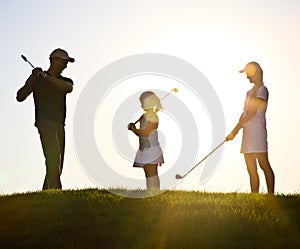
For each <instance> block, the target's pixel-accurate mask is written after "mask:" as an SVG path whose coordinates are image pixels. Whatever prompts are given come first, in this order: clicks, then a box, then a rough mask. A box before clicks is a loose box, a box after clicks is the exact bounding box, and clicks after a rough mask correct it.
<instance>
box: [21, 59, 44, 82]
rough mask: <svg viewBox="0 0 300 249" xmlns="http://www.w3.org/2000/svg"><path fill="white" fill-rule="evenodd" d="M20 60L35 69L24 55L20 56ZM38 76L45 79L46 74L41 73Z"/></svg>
mask: <svg viewBox="0 0 300 249" xmlns="http://www.w3.org/2000/svg"><path fill="white" fill-rule="evenodd" d="M21 57H22V59H23V60H24V61H25V62H27V63H28V64H29V65H30V66H31V67H32V68H33V69H34V68H35V66H34V65H32V64H31V62H30V61H29V60H28V59H27V58H26V57H25V56H24V55H21ZM38 75H39V76H42V77H44V78H45V77H46V73H45V72H44V71H43V72H41V73H39V74H38Z"/></svg>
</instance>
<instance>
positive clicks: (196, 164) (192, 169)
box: [182, 139, 227, 178]
mask: <svg viewBox="0 0 300 249" xmlns="http://www.w3.org/2000/svg"><path fill="white" fill-rule="evenodd" d="M226 141H227V140H226V139H225V140H224V141H223V142H222V143H220V144H219V145H218V146H217V147H216V148H214V149H213V150H212V151H211V152H210V153H209V154H208V155H207V156H205V157H204V158H203V159H202V160H201V161H200V162H198V163H197V164H195V166H194V167H193V168H191V169H190V170H189V171H188V172H187V173H185V175H183V176H182V178H184V177H186V176H187V175H188V174H189V173H191V172H192V171H193V170H194V169H195V168H196V167H197V166H198V165H199V164H200V163H202V162H203V161H204V160H205V159H206V158H208V157H209V156H210V155H211V154H212V153H214V152H215V151H216V150H217V149H219V148H220V147H221V146H222V145H223V144H224V143H225V142H226Z"/></svg>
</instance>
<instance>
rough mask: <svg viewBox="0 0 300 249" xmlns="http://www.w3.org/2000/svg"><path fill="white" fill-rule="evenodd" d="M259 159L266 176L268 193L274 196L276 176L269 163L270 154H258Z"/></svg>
mask: <svg viewBox="0 0 300 249" xmlns="http://www.w3.org/2000/svg"><path fill="white" fill-rule="evenodd" d="M257 159H258V163H259V166H260V167H261V169H262V170H263V171H264V174H265V178H266V183H267V188H268V193H269V194H274V184H275V175H274V172H273V170H272V167H271V165H270V162H269V158H268V153H257Z"/></svg>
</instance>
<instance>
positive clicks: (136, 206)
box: [0, 189, 300, 249]
mask: <svg viewBox="0 0 300 249" xmlns="http://www.w3.org/2000/svg"><path fill="white" fill-rule="evenodd" d="M124 191H125V190H124ZM0 222H1V223H0V224H1V225H0V248H1V249H2V248H3V249H4V248H5V249H9V248H20V249H21V248H22V249H26V248H39V249H41V248H55V249H57V248H72V249H76V248H89V249H90V248H97V249H98V248H122V249H126V248H130V249H135V248H136V249H137V248H143V249H148V248H151V249H153V248H172V249H177V248H193V249H197V248H222V249H223V248H225V249H227V248H228V249H229V248H230V249H232V248H243V249H247V248H251V249H253V248H264V249H265V248H278V249H279V248H280V249H283V248H287V249H288V248H291V249H297V248H300V195H289V196H278V195H277V196H269V195H259V194H240V193H239V194H237V193H229V194H222V193H202V192H184V191H167V192H164V193H162V194H160V195H157V196H154V197H149V198H144V199H131V198H126V197H121V196H117V195H113V194H111V193H109V192H107V191H105V190H98V189H87V190H76V191H71V190H70V191H44V192H35V193H28V194H16V195H7V196H0Z"/></svg>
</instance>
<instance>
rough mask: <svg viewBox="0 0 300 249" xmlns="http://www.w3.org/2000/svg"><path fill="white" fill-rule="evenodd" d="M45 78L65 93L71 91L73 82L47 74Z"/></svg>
mask: <svg viewBox="0 0 300 249" xmlns="http://www.w3.org/2000/svg"><path fill="white" fill-rule="evenodd" d="M46 79H47V80H48V81H49V82H51V83H52V84H53V85H55V86H56V87H57V88H59V89H60V90H62V91H64V92H66V93H70V92H72V91H73V84H72V83H71V82H68V81H65V80H62V79H58V78H55V77H53V76H51V75H48V74H47V76H46Z"/></svg>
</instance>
